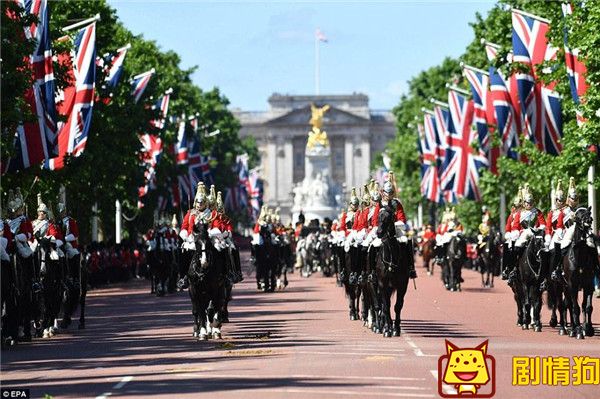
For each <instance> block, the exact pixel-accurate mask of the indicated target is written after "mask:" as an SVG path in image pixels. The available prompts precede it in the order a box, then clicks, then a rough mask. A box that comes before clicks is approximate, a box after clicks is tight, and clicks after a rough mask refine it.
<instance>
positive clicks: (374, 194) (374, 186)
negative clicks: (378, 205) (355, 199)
mask: <svg viewBox="0 0 600 399" xmlns="http://www.w3.org/2000/svg"><path fill="white" fill-rule="evenodd" d="M371 199H372V200H373V201H376V202H377V201H380V200H381V193H380V192H379V183H378V182H376V181H375V180H371Z"/></svg>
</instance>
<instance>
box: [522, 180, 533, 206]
mask: <svg viewBox="0 0 600 399" xmlns="http://www.w3.org/2000/svg"><path fill="white" fill-rule="evenodd" d="M522 195H523V202H526V203H528V204H533V201H534V198H533V193H532V192H531V190H529V184H528V183H525V186H524V187H523V191H522Z"/></svg>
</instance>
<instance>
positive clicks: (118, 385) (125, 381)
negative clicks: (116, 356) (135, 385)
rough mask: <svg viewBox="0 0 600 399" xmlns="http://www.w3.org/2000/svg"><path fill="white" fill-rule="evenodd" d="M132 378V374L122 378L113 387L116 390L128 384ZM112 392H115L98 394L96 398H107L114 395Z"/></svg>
mask: <svg viewBox="0 0 600 399" xmlns="http://www.w3.org/2000/svg"><path fill="white" fill-rule="evenodd" d="M131 380H133V376H131V375H128V376H125V377H123V378H121V381H120V382H118V383H117V384H115V386H113V387H112V390H113V391H116V390H119V389H121V388H123V387H124V386H125V384H127V383H128V382H129V381H131ZM112 394H113V393H112V392H111V391H109V392H104V393H103V394H102V395H100V396H96V399H107V398H108V397H110V396H112Z"/></svg>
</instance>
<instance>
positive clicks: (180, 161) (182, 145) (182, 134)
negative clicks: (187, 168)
mask: <svg viewBox="0 0 600 399" xmlns="http://www.w3.org/2000/svg"><path fill="white" fill-rule="evenodd" d="M174 152H175V158H176V159H177V165H185V164H186V163H188V147H187V134H186V123H185V115H184V116H183V118H182V119H181V121H179V129H178V130H177V143H176V144H175V151H174Z"/></svg>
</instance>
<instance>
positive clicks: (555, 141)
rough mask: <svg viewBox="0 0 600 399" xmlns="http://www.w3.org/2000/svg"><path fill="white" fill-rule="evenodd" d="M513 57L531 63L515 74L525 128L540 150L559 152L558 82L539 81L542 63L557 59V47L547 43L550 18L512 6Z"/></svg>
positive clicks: (560, 130)
mask: <svg viewBox="0 0 600 399" xmlns="http://www.w3.org/2000/svg"><path fill="white" fill-rule="evenodd" d="M512 25H513V34H512V42H513V50H514V55H513V59H514V61H515V62H521V63H523V64H526V65H528V66H529V68H530V71H529V72H527V73H518V74H516V79H517V84H518V91H519V100H520V102H521V109H522V113H523V121H524V122H525V123H524V128H525V131H526V132H527V135H528V136H529V138H530V139H531V140H532V141H533V142H534V143H535V144H536V145H537V147H538V149H540V151H544V152H547V153H549V154H552V155H558V154H559V153H560V151H561V149H562V145H561V143H560V139H561V137H562V110H561V102H560V98H559V95H558V93H557V92H556V91H554V87H555V86H556V82H553V83H551V84H550V85H547V86H546V85H543V84H542V83H540V82H539V77H540V72H542V71H540V70H539V65H540V64H541V63H542V62H544V61H550V60H553V59H556V52H557V49H556V48H554V47H552V46H550V45H549V44H548V39H547V37H546V34H547V32H548V30H549V28H550V26H549V24H548V23H547V22H544V21H542V20H540V19H538V18H534V17H532V16H530V15H524V14H522V13H521V12H517V11H515V10H513V12H512Z"/></svg>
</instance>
